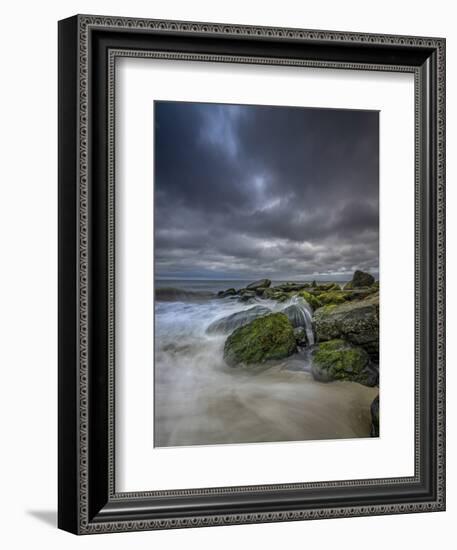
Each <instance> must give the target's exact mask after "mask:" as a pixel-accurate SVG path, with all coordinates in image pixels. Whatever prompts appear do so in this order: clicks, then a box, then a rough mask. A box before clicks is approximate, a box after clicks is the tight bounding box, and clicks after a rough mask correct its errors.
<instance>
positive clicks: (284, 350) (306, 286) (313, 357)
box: [207, 271, 379, 437]
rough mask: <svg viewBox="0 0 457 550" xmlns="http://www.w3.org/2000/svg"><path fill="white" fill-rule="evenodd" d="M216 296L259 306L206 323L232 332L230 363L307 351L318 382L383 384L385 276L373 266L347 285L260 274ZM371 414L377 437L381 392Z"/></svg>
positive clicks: (228, 349)
mask: <svg viewBox="0 0 457 550" xmlns="http://www.w3.org/2000/svg"><path fill="white" fill-rule="evenodd" d="M217 296H218V298H221V299H230V300H238V301H240V302H241V303H243V304H244V305H246V304H252V306H253V307H252V308H250V309H248V310H244V311H241V312H238V313H234V314H232V315H229V316H227V317H224V318H222V319H218V320H217V321H215V322H213V323H212V324H211V325H210V326H209V327H208V328H207V332H208V334H211V333H223V334H226V335H227V339H226V341H225V345H224V360H225V362H226V363H227V365H229V366H230V367H242V366H243V367H246V368H249V367H250V366H253V365H259V364H264V363H269V362H271V361H274V360H281V359H284V358H286V357H290V356H291V355H293V354H297V353H302V354H306V357H307V358H308V359H309V360H310V361H311V372H312V375H313V377H314V379H315V380H316V381H318V382H322V383H329V382H332V381H336V380H341V381H351V382H357V383H359V384H363V385H366V386H370V387H379V282H378V281H375V280H374V278H373V276H372V275H371V274H369V273H364V272H362V271H356V272H355V273H354V275H353V277H352V280H351V281H350V282H348V283H347V284H346V285H344V287H343V288H341V287H340V285H338V284H336V283H326V284H318V283H316V282H315V281H312V282H303V283H296V282H288V283H282V284H280V285H276V286H272V284H271V281H270V280H269V279H261V280H259V281H255V282H253V283H251V284H249V285H247V286H246V287H245V288H241V289H235V288H229V289H226V290H222V291H220V292H219V293H218V295H217ZM270 301H271V302H273V303H283V302H289V303H290V305H287V304H284V305H285V306H287V307H285V308H284V309H282V310H281V311H276V310H275V308H271V307H268V304H269V303H271V302H270ZM370 414H371V419H372V426H371V434H370V435H371V436H373V437H377V436H379V394H378V396H377V397H376V398H375V399H374V401H373V402H372V404H371V407H370Z"/></svg>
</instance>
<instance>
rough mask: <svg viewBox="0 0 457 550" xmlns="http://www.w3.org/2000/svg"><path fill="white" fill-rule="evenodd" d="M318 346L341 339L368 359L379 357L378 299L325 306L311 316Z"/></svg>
mask: <svg viewBox="0 0 457 550" xmlns="http://www.w3.org/2000/svg"><path fill="white" fill-rule="evenodd" d="M314 323H315V329H316V336H317V340H318V341H319V342H323V341H327V340H332V339H334V338H344V339H345V340H347V341H349V342H351V343H352V344H355V345H358V346H362V347H363V348H364V349H365V350H366V351H367V352H368V353H370V354H371V355H377V354H378V353H379V295H378V294H374V295H372V296H370V297H369V298H367V299H365V300H361V301H351V302H346V303H344V304H341V305H327V306H324V307H322V308H319V309H318V310H317V311H316V312H315V313H314Z"/></svg>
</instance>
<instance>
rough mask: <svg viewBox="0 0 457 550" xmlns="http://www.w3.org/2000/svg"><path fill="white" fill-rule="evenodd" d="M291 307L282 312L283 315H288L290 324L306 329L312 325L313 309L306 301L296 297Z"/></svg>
mask: <svg viewBox="0 0 457 550" xmlns="http://www.w3.org/2000/svg"><path fill="white" fill-rule="evenodd" d="M293 301H294V302H295V303H292V304H291V305H290V306H287V307H286V308H284V309H283V310H282V313H284V314H285V315H287V318H288V319H289V321H290V324H291V325H292V326H293V327H294V328H297V327H306V326H310V325H311V322H312V321H311V309H310V308H308V305H307V304H306V303H305V300H302V299H300V298H297V297H294V298H293Z"/></svg>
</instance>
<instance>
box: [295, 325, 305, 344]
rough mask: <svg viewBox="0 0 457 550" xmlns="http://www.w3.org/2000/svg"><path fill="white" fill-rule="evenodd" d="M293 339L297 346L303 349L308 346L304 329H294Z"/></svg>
mask: <svg viewBox="0 0 457 550" xmlns="http://www.w3.org/2000/svg"><path fill="white" fill-rule="evenodd" d="M294 338H295V341H296V342H297V346H300V347H305V346H307V345H308V337H307V336H306V330H305V327H297V328H294Z"/></svg>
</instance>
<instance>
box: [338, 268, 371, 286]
mask: <svg viewBox="0 0 457 550" xmlns="http://www.w3.org/2000/svg"><path fill="white" fill-rule="evenodd" d="M373 283H374V277H373V275H370V273H365V272H364V271H359V270H357V271H355V272H354V275H353V276H352V281H351V282H350V285H351V286H350V287H349V288H363V287H366V286H371V285H372V284H373ZM347 286H348V285H345V287H344V288H346V287H347Z"/></svg>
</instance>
